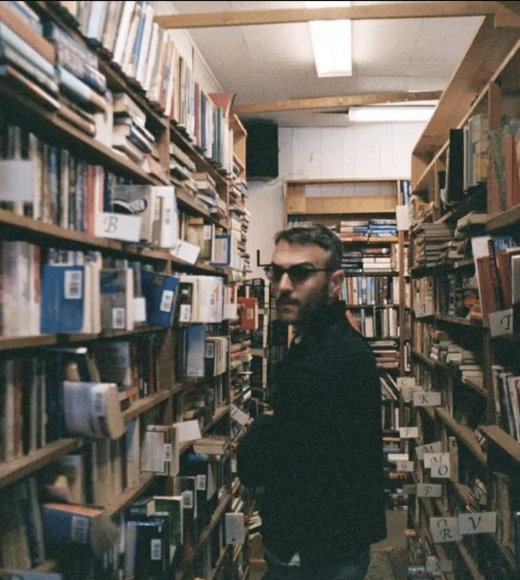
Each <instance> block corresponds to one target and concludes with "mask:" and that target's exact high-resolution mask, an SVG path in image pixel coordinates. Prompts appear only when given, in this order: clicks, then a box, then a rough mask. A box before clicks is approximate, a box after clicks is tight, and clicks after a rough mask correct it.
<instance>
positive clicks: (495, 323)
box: [489, 308, 513, 336]
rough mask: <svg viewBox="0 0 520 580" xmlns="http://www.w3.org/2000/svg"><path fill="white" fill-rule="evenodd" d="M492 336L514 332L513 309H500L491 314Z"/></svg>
mask: <svg viewBox="0 0 520 580" xmlns="http://www.w3.org/2000/svg"><path fill="white" fill-rule="evenodd" d="M489 328H490V331H491V336H503V335H504V334H513V309H512V308H509V309H507V310H499V311H498V312H491V313H490V314H489Z"/></svg>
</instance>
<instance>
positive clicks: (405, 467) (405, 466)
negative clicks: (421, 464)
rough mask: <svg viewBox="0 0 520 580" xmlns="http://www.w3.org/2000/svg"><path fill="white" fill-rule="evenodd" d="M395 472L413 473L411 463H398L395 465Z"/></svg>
mask: <svg viewBox="0 0 520 580" xmlns="http://www.w3.org/2000/svg"><path fill="white" fill-rule="evenodd" d="M396 469H397V471H407V472H411V471H413V461H398V462H397V464H396Z"/></svg>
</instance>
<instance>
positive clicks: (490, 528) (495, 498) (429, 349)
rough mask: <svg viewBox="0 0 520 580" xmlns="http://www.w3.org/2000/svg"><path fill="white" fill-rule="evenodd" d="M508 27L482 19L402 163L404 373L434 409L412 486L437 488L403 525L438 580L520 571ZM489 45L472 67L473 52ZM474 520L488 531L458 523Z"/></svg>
mask: <svg viewBox="0 0 520 580" xmlns="http://www.w3.org/2000/svg"><path fill="white" fill-rule="evenodd" d="M510 32H511V31H506V30H498V29H491V27H490V23H489V22H488V21H487V19H484V21H483V24H482V26H481V29H480V30H479V32H478V33H477V36H476V37H475V39H474V41H473V43H472V45H471V46H470V48H469V50H468V53H467V55H466V56H465V57H464V58H463V60H462V62H461V64H460V66H459V68H458V70H457V71H456V72H455V73H454V75H453V77H452V79H451V82H450V85H449V87H448V88H447V89H446V91H445V93H444V94H443V97H442V98H441V100H440V102H439V105H438V107H437V109H436V111H435V114H434V117H433V118H432V121H431V122H430V123H429V124H428V125H427V127H426V129H425V131H424V133H423V135H422V136H421V137H420V139H419V141H418V143H417V145H416V147H415V149H414V152H413V155H412V200H411V204H412V207H413V210H414V211H413V219H412V229H411V262H410V264H411V275H412V313H413V314H412V317H413V322H412V361H413V376H414V377H415V382H416V385H417V386H418V387H419V388H420V389H422V390H423V391H425V392H428V391H431V392H436V393H440V395H441V402H440V404H436V405H433V406H430V407H418V406H415V405H413V404H411V405H409V406H408V408H407V421H408V424H409V425H416V426H418V427H419V436H418V438H417V440H415V441H414V442H412V445H411V448H410V459H411V460H412V461H413V462H414V469H415V474H414V478H415V482H416V484H419V483H428V484H438V485H440V493H439V496H438V497H437V498H436V499H435V500H425V499H424V498H422V497H416V495H415V492H416V491H417V489H415V490H410V495H409V502H408V503H409V507H410V511H409V519H410V526H411V527H414V528H415V530H416V532H417V535H418V537H419V538H420V539H421V542H422V546H423V552H424V555H425V557H426V556H429V557H430V558H432V559H434V560H437V561H439V560H442V561H444V562H445V563H446V564H447V565H449V568H450V572H446V573H445V574H444V577H445V578H457V579H459V578H461V579H464V580H465V579H466V578H467V579H471V580H477V579H478V580H491V579H495V578H514V577H516V576H517V575H518V570H519V569H520V568H519V562H520V559H519V552H518V543H517V542H516V541H515V539H514V538H515V534H517V530H518V527H517V526H518V513H519V510H518V507H519V506H518V502H517V497H518V496H517V490H518V485H519V483H520V463H519V450H520V447H519V445H520V443H519V437H518V434H519V430H518V397H517V396H515V395H517V393H516V377H517V375H518V372H519V367H518V354H517V352H518V349H517V345H518V342H517V341H518V332H517V329H518V326H515V321H516V320H517V311H516V304H517V302H518V295H517V294H516V293H515V292H513V289H514V288H515V286H514V284H513V283H512V282H511V278H504V277H503V274H504V273H505V272H506V271H509V270H510V271H512V272H513V270H512V268H513V264H514V259H513V256H514V255H515V252H516V251H518V247H519V246H520V244H519V242H518V240H517V238H516V235H517V232H518V223H519V222H518V219H519V213H518V208H519V202H520V200H519V199H518V185H517V184H518V159H517V153H516V143H517V142H518V133H517V132H516V130H514V129H512V128H511V127H512V125H513V124H515V123H516V117H517V111H518V100H519V97H520V87H519V85H518V79H517V74H516V71H517V70H518V64H519V62H520V61H519V59H520V43H519V37H518V33H517V32H516V33H515V34H510ZM490 42H492V43H493V44H494V46H496V47H497V51H496V53H494V55H493V59H492V62H490V67H489V68H486V70H485V71H483V70H478V67H477V66H476V63H477V60H476V55H477V54H478V51H479V50H482V49H483V48H485V46H487V45H488V43H490ZM491 65H492V66H491ZM463 79H466V80H471V83H466V85H467V86H470V85H471V86H472V89H471V91H469V92H468V91H467V89H464V88H462V84H461V83H462V80H463ZM452 105H453V106H452ZM461 139H462V141H461ZM461 143H462V147H460V144H461ZM501 167H504V168H505V169H504V173H502V172H501ZM515 184H516V185H515ZM468 216H473V218H472V219H469V218H468ZM477 216H478V219H477ZM477 221H479V223H478V224H477ZM480 244H483V246H480ZM515 248H516V250H515ZM515 268H516V266H515ZM512 276H513V277H514V276H517V270H516V269H515V270H514V273H512ZM500 322H502V323H500ZM422 446H426V447H427V448H428V447H430V448H432V447H433V448H435V452H436V453H437V452H439V453H441V454H442V456H443V457H444V459H441V461H446V465H449V473H448V475H447V476H445V477H440V476H439V473H438V472H436V471H434V469H433V468H431V467H427V466H426V462H425V461H424V460H423V458H420V457H419V456H418V454H417V453H416V451H417V449H420V448H422ZM439 517H441V518H448V519H449V521H451V522H453V531H454V532H455V533H456V534H457V537H456V539H454V540H453V541H446V542H442V541H441V540H439V536H438V535H436V534H435V529H434V528H435V522H436V521H438V520H436V519H435V518H439ZM476 519H478V520H479V522H485V521H486V522H487V524H486V526H484V527H483V528H481V529H479V528H478V526H477V527H476V528H472V527H468V526H466V525H465V524H466V523H467V522H468V521H476Z"/></svg>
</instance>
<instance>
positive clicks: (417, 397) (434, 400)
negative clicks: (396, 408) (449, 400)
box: [412, 391, 442, 407]
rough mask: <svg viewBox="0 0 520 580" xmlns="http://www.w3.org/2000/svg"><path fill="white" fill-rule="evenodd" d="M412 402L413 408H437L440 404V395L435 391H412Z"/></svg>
mask: <svg viewBox="0 0 520 580" xmlns="http://www.w3.org/2000/svg"><path fill="white" fill-rule="evenodd" d="M412 400H413V405H414V407H439V406H440V405H441V403H442V393H439V392H437V391H422V392H418V391H414V393H413V395H412Z"/></svg>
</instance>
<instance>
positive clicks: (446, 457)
mask: <svg viewBox="0 0 520 580" xmlns="http://www.w3.org/2000/svg"><path fill="white" fill-rule="evenodd" d="M423 460H424V467H426V469H431V467H432V465H449V464H450V454H449V453H423Z"/></svg>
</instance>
